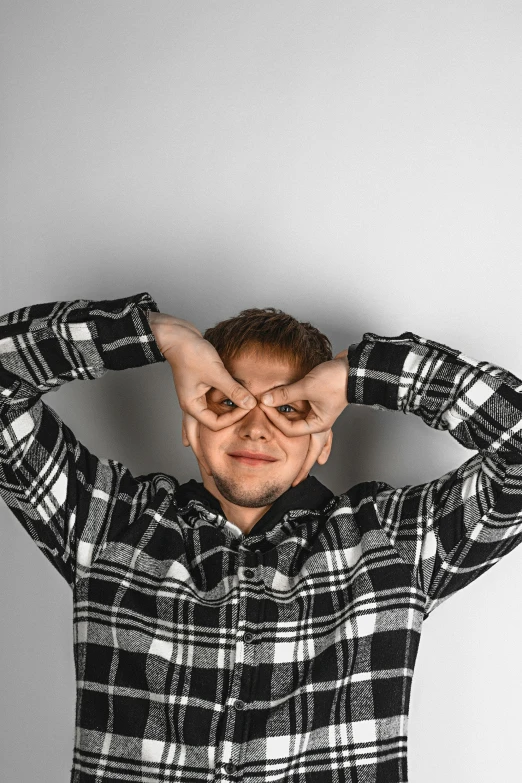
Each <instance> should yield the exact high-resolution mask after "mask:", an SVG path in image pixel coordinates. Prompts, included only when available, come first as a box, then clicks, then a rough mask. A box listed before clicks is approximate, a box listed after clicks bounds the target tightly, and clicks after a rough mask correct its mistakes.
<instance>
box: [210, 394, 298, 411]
mask: <svg viewBox="0 0 522 783" xmlns="http://www.w3.org/2000/svg"><path fill="white" fill-rule="evenodd" d="M226 402H231V403H232V405H234V406H235V405H236V403H235V402H232V400H231V399H229V398H228V397H226V398H225V399H224V400H221V402H220V403H219V404H220V405H224V404H225V403H226ZM226 407H229V406H226ZM277 407H278V408H290V410H289V411H283V412H284V413H298V411H296V409H295V408H293V407H292V406H291V405H286V404H284V405H278V406H277Z"/></svg>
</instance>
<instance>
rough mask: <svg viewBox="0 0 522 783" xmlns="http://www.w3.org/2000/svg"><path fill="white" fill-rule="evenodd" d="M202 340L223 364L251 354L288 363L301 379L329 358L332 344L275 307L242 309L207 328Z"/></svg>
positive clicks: (305, 324)
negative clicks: (215, 352) (239, 355)
mask: <svg viewBox="0 0 522 783" xmlns="http://www.w3.org/2000/svg"><path fill="white" fill-rule="evenodd" d="M203 337H204V338H205V340H208V341H209V343H211V344H212V345H213V346H214V348H215V349H216V351H217V352H218V354H219V357H220V359H221V361H222V362H223V364H225V365H226V364H227V363H228V362H229V361H230V360H232V359H235V357H236V356H238V354H240V353H242V352H250V351H252V352H253V353H254V355H256V354H257V355H258V354H260V353H262V354H264V355H268V356H269V357H270V358H272V359H274V360H275V361H278V360H280V361H287V362H289V364H290V366H291V367H292V368H293V369H294V370H296V371H299V373H300V376H301V377H303V376H304V375H306V374H307V373H308V372H310V370H311V369H312V368H313V367H315V366H316V365H317V364H321V363H322V362H327V361H329V360H330V359H332V344H331V342H330V340H329V339H328V337H326V335H324V334H322V333H321V332H320V331H319V330H318V329H316V327H315V326H312V324H310V323H308V322H305V321H298V320H297V319H296V318H294V317H293V316H292V315H288V313H284V312H283V311H282V310H276V309H275V308H274V307H265V308H263V309H261V308H259V307H251V308H250V309H248V310H241V312H240V313H239V315H236V316H233V317H232V318H228V319H227V320H225V321H220V322H219V323H218V324H216V325H215V326H212V327H210V328H209V329H207V330H206V332H205V333H204V335H203Z"/></svg>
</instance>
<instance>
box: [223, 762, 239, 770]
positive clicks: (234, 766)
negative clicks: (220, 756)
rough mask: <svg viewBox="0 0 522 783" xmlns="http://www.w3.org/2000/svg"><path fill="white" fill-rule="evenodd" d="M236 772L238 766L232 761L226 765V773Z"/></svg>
mask: <svg viewBox="0 0 522 783" xmlns="http://www.w3.org/2000/svg"><path fill="white" fill-rule="evenodd" d="M235 771H236V765H235V764H232V763H231V762H230V761H229V762H228V764H225V772H235Z"/></svg>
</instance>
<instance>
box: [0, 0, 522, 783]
mask: <svg viewBox="0 0 522 783" xmlns="http://www.w3.org/2000/svg"><path fill="white" fill-rule="evenodd" d="M521 31H522V5H521V4H520V3H518V2H502V0H500V1H499V0H489V1H488V2H480V1H476V2H463V1H462V0H452V2H426V1H423V0H418V1H417V2H405V1H404V0H395V2H393V3H389V2H373V1H372V0H370V1H369V0H363V1H362V0H359V1H357V2H329V1H328V0H321V2H309V1H308V0H304V1H303V0H299V2H297V0H286V1H285V2H280V1H277V2H276V1H275V0H263V2H257V3H256V2H250V3H248V2H239V0H219V2H208V1H205V0H204V1H202V2H191V1H190V0H181V1H180V2H172V1H171V0H169V1H168V2H166V1H165V0H155V1H154V2H136V1H135V0H125V2H122V1H121V0H112V1H111V2H110V3H107V2H98V1H93V0H91V1H90V2H87V3H85V2H71V1H70V0H68V2H57V1H56V0H53V1H50V2H44V3H38V2H28V0H16V2H15V1H14V0H4V1H3V3H2V6H1V9H0V105H1V107H2V108H1V114H2V122H1V124H0V177H1V181H2V183H3V184H2V185H1V187H0V208H1V212H0V215H1V218H0V219H1V232H0V233H1V238H0V251H1V259H0V311H1V312H2V313H5V312H8V311H11V310H13V309H15V308H18V307H22V306H25V305H29V304H33V303H36V302H47V301H55V300H69V299H76V298H88V299H110V298H116V297H120V296H127V295H130V294H134V293H139V292H141V291H149V292H150V293H151V294H152V296H153V297H154V298H155V299H156V300H157V302H158V305H159V307H160V309H161V310H162V311H163V312H167V313H172V314H174V315H177V316H179V317H181V318H185V319H188V320H190V321H192V322H193V323H194V324H196V326H197V327H198V328H199V329H200V330H201V331H204V329H206V328H207V327H208V326H211V325H213V324H214V323H216V322H217V321H218V320H221V319H223V318H226V317H229V316H231V315H235V314H237V313H238V312H239V311H240V310H241V309H243V308H246V307H265V306H274V307H279V308H281V309H283V310H286V311H287V312H290V313H291V314H293V315H295V316H296V317H297V318H299V319H300V320H308V321H311V322H312V323H314V324H315V325H316V326H317V327H318V328H320V329H321V330H322V331H324V332H326V334H327V335H328V336H329V337H330V339H331V341H332V343H333V349H334V353H337V352H338V351H341V350H342V349H343V348H347V347H348V345H349V344H350V343H352V342H356V341H358V340H359V339H361V337H362V334H363V332H365V331H372V332H376V333H377V334H381V335H388V336H392V335H397V334H399V333H400V332H402V331H406V330H407V331H413V332H415V333H417V334H420V335H421V336H424V337H428V338H430V339H433V340H437V341H439V342H443V343H445V344H447V345H449V346H451V347H454V348H458V349H460V350H462V351H463V352H464V353H466V354H467V355H468V356H471V357H474V358H475V359H478V360H488V361H491V362H493V363H495V364H498V365H500V366H501V367H505V368H507V369H509V370H510V371H511V372H513V373H515V374H516V375H518V376H519V377H522V332H521V330H520V321H519V314H520V309H519V308H520V284H521V282H522V280H521V273H520V266H519V264H520V258H521V249H522V228H521V226H522V222H521V220H520V214H521V203H520V182H521V181H522V158H521V144H520V139H521V124H522V105H521V101H520V84H521V77H522V45H521V43H522V42H521ZM47 401H48V402H49V404H51V405H52V407H54V408H55V410H56V411H57V412H58V413H59V414H60V416H61V417H62V418H63V420H64V421H65V422H66V423H67V424H68V425H69V426H70V427H71V428H72V429H73V431H74V433H75V435H76V436H77V437H78V438H79V439H80V440H82V441H83V442H84V443H85V444H86V445H87V446H88V447H89V448H90V449H91V450H92V451H93V452H94V453H95V454H97V455H99V456H102V455H104V456H109V457H112V458H116V459H118V460H121V461H122V462H123V463H124V464H126V465H127V466H129V467H130V468H131V470H132V471H133V472H135V473H142V472H143V473H144V472H151V471H155V470H158V471H165V472H167V473H171V474H173V475H175V476H176V477H177V478H178V479H179V480H180V481H186V480H188V479H189V478H191V477H195V478H197V479H198V480H200V474H199V471H198V467H197V462H196V460H195V457H194V456H193V455H192V452H191V451H190V450H189V449H187V448H185V447H183V444H182V441H181V412H180V409H179V406H178V403H177V397H176V393H175V389H174V384H173V380H172V374H171V371H170V368H169V366H168V365H167V364H166V363H165V364H157V365H153V366H149V367H142V368H139V369H135V370H132V371H126V372H121V373H116V372H113V373H110V374H107V375H106V376H104V378H102V379H100V380H98V381H97V382H96V383H82V382H75V383H71V384H68V385H67V386H66V387H65V388H62V389H61V390H60V392H59V393H58V394H57V395H56V396H55V395H53V399H52V400H47ZM470 456H471V452H469V451H468V450H466V449H464V448H463V447H461V446H460V445H459V444H458V443H456V442H455V441H454V440H453V439H452V438H451V436H450V435H449V434H448V433H442V432H437V431H435V430H431V429H430V428H428V427H427V426H426V425H425V424H424V423H423V422H422V421H421V420H420V419H419V418H417V417H416V416H403V415H399V414H398V413H393V412H388V411H377V410H372V409H366V408H364V407H361V406H358V407H353V408H350V407H348V408H346V409H345V411H343V414H342V416H341V417H340V418H339V419H338V421H337V423H336V424H335V425H334V441H333V448H332V453H331V456H330V459H329V461H328V462H327V464H326V465H324V466H320V467H316V468H314V470H313V471H312V473H313V474H314V475H316V476H317V478H319V479H320V480H321V481H322V482H323V483H325V484H326V485H327V486H329V487H330V488H331V489H332V490H333V491H334V492H335V493H340V492H343V491H345V490H346V489H348V488H349V487H350V486H352V485H353V484H354V483H356V482H359V481H363V480H369V479H380V480H383V481H387V482H389V483H390V484H392V485H394V486H404V485H406V484H415V483H418V482H421V481H428V480H431V479H433V478H436V477H438V476H441V475H442V474H443V473H445V472H446V471H448V470H450V469H453V468H456V467H457V466H458V465H459V464H461V463H462V462H464V461H465V460H467V459H468V458H469V457H470ZM0 523H1V524H0V579H1V587H0V596H1V604H0V612H1V615H0V617H1V620H0V622H1V625H0V627H1V632H2V644H1V645H0V705H1V706H0V720H1V732H0V765H1V770H2V779H3V780H6V781H13V782H14V783H26V782H27V781H34V780H38V781H39V783H59V782H60V781H66V780H68V779H69V774H70V768H71V764H72V749H73V742H74V703H75V683H74V661H73V651H72V649H73V648H72V606H71V593H70V590H69V588H68V587H67V585H66V583H65V582H64V581H63V580H62V579H61V578H60V576H59V575H58V573H57V572H55V571H54V569H52V567H51V566H50V564H49V563H48V562H47V561H46V559H45V558H44V557H43V555H42V554H41V553H40V552H39V551H38V549H37V548H36V546H35V545H34V544H33V543H32V542H31V540H30V538H29V537H28V534H27V533H26V532H25V531H24V530H23V529H22V527H21V526H20V525H19V523H18V522H17V521H16V519H15V518H14V516H12V515H11V514H10V512H9V511H8V509H7V508H6V506H5V505H3V504H2V505H0ZM521 570H522V549H517V550H516V551H515V552H513V553H512V554H510V555H508V556H507V557H505V558H504V559H503V560H502V561H501V562H499V563H497V564H496V565H495V566H494V567H493V568H492V569H491V570H490V571H489V572H487V573H486V574H484V575H483V576H482V577H481V578H480V579H479V580H477V581H476V582H474V583H472V584H471V585H469V586H468V587H467V588H466V589H464V590H462V591H460V592H459V593H458V594H456V595H455V596H452V597H451V598H450V599H449V600H448V601H447V602H446V603H445V604H444V605H442V606H441V607H440V608H438V609H437V610H436V611H435V612H434V614H433V615H432V617H431V618H430V622H429V623H426V624H425V626H424V631H423V636H422V640H421V645H420V650H419V656H418V659H417V665H416V671H415V677H414V681H413V690H412V700H411V707H410V721H409V743H408V746H409V747H408V758H409V772H410V779H411V781H412V782H415V783H418V782H419V781H422V783H435V781H437V783H439V781H440V780H444V781H445V783H462V782H463V781H464V782H466V781H474V783H486V781H487V782H488V783H490V781H491V780H492V779H493V778H494V779H495V780H506V781H515V780H518V779H519V777H520V771H519V751H518V748H519V741H520V728H521V726H520V712H519V705H520V703H521V701H522V681H521V677H520V674H519V661H520V644H521V641H522V638H521V637H522V634H521V630H520V623H519V617H520V598H521V596H522V588H521V577H520V573H521Z"/></svg>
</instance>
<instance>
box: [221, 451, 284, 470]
mask: <svg viewBox="0 0 522 783" xmlns="http://www.w3.org/2000/svg"><path fill="white" fill-rule="evenodd" d="M228 456H229V457H232V458H233V459H235V460H237V461H238V462H241V463H242V464H243V465H250V466H251V467H258V466H259V465H270V464H272V463H273V462H276V460H275V459H274V457H270V456H269V455H267V454H266V455H260V457H257V456H255V457H254V456H253V455H252V453H250V454H248V453H242V452H236V453H233V454H229V455H228Z"/></svg>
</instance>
